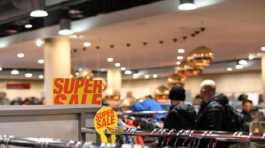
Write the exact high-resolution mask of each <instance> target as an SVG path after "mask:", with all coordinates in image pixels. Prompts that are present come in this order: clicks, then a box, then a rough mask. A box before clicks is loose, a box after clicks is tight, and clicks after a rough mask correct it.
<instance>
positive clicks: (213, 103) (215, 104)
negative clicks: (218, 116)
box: [206, 101, 223, 111]
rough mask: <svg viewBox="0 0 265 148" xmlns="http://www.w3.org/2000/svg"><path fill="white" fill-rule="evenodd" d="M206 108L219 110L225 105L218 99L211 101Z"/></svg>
mask: <svg viewBox="0 0 265 148" xmlns="http://www.w3.org/2000/svg"><path fill="white" fill-rule="evenodd" d="M206 108H207V110H211V111H218V110H222V109H223V105H221V104H220V103H218V102H217V101H211V102H210V103H209V104H208V105H207V107H206Z"/></svg>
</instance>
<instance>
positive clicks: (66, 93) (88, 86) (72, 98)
mask: <svg viewBox="0 0 265 148" xmlns="http://www.w3.org/2000/svg"><path fill="white" fill-rule="evenodd" d="M102 90H103V83H102V81H101V80H89V79H66V78H57V79H55V80H54V83H53V102H54V104H100V103H101V98H102Z"/></svg>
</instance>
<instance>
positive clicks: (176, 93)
mask: <svg viewBox="0 0 265 148" xmlns="http://www.w3.org/2000/svg"><path fill="white" fill-rule="evenodd" d="M168 97H169V99H170V100H180V101H184V100H185V99H186V91H185V89H184V88H183V87H181V86H174V87H172V88H171V90H170V92H169V96H168Z"/></svg>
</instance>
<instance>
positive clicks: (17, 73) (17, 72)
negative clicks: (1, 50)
mask: <svg viewBox="0 0 265 148" xmlns="http://www.w3.org/2000/svg"><path fill="white" fill-rule="evenodd" d="M11 75H19V71H18V70H17V69H13V70H11Z"/></svg>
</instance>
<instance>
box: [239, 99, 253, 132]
mask: <svg viewBox="0 0 265 148" xmlns="http://www.w3.org/2000/svg"><path fill="white" fill-rule="evenodd" d="M252 112H253V102H252V101H251V100H249V99H248V98H245V99H244V100H243V101H242V112H241V113H242V115H243V120H244V125H243V130H244V131H247V132H248V131H249V126H250V122H251V121H252V120H253V118H252V116H251V113H252Z"/></svg>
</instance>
